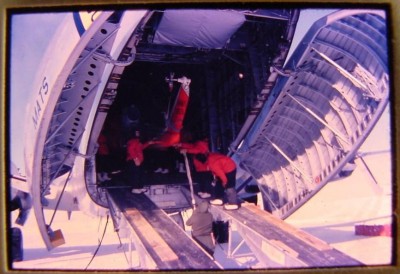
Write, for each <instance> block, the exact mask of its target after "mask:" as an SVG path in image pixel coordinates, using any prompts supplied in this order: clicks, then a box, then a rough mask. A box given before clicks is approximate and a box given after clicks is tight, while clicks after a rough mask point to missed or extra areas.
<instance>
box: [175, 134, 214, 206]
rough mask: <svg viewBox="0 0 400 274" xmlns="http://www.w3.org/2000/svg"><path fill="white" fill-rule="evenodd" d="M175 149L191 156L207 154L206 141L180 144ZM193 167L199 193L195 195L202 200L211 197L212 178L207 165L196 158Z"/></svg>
mask: <svg viewBox="0 0 400 274" xmlns="http://www.w3.org/2000/svg"><path fill="white" fill-rule="evenodd" d="M177 148H178V149H179V150H180V151H181V152H186V153H188V154H193V155H197V154H208V153H209V149H208V140H207V139H203V140H198V141H196V142H194V143H180V144H178V145H177ZM193 167H194V171H195V172H194V175H195V177H196V179H197V180H198V181H199V190H200V191H199V192H198V193H197V194H198V195H199V196H200V197H201V198H203V199H205V198H209V197H211V194H210V193H211V188H212V187H211V181H212V178H213V177H212V174H211V172H210V171H209V169H208V167H207V165H206V164H205V163H202V162H200V161H199V160H197V159H196V157H193Z"/></svg>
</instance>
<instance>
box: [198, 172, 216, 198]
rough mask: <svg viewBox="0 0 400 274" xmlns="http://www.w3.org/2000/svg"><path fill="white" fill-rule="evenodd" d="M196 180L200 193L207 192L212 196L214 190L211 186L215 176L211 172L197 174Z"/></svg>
mask: <svg viewBox="0 0 400 274" xmlns="http://www.w3.org/2000/svg"><path fill="white" fill-rule="evenodd" d="M195 178H196V180H197V182H198V184H199V191H200V192H207V193H210V194H212V193H213V191H214V189H213V187H212V186H211V181H212V180H213V176H212V174H211V172H209V171H202V172H198V171H196V172H195Z"/></svg>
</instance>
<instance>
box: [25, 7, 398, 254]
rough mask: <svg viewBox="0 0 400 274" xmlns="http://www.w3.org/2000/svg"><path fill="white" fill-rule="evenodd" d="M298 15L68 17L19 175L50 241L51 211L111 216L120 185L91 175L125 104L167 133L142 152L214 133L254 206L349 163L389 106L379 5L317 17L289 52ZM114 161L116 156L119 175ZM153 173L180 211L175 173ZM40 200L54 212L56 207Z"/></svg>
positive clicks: (301, 197) (305, 192)
mask: <svg viewBox="0 0 400 274" xmlns="http://www.w3.org/2000/svg"><path fill="white" fill-rule="evenodd" d="M299 13H300V10H299V9H292V8H287V9H170V8H167V9H149V10H137V9H127V10H115V11H114V10H104V11H80V12H77V11H73V12H70V13H68V15H67V16H66V17H65V20H64V21H63V23H62V24H61V25H60V27H59V29H58V30H57V32H56V35H55V37H54V39H53V40H52V42H51V43H50V44H49V46H48V50H47V51H46V54H45V55H44V56H45V57H44V58H43V60H42V63H41V64H40V66H38V68H37V78H36V81H35V82H34V83H33V85H32V89H33V93H34V97H33V98H32V99H31V100H30V105H29V108H28V114H27V120H26V124H25V127H26V130H25V133H26V136H25V143H24V146H25V168H26V178H25V179H23V180H22V179H21V180H19V181H20V182H22V181H25V180H26V184H27V187H26V186H25V187H24V189H25V191H28V192H29V193H30V195H31V198H32V205H33V206H32V207H33V210H34V212H35V216H36V221H37V224H38V226H39V229H40V232H41V235H42V237H43V240H44V242H45V244H46V246H47V248H48V249H49V250H50V249H52V248H54V247H55V246H57V243H56V241H55V240H54V237H57V235H56V233H55V231H54V229H53V219H54V214H56V212H57V211H59V210H66V211H68V212H72V211H74V210H81V211H84V212H87V213H90V214H93V215H96V216H102V215H103V216H104V215H107V214H109V213H113V210H111V207H112V206H111V205H110V201H109V198H108V196H107V187H109V188H112V187H119V186H120V187H122V186H121V185H120V184H118V183H115V184H114V185H113V182H114V181H113V180H111V181H110V182H109V183H108V184H107V186H106V187H105V186H104V184H103V183H102V182H100V181H99V180H98V176H97V173H98V170H97V169H98V167H97V165H96V155H97V152H98V140H99V136H100V134H101V133H102V131H108V132H110V131H111V132H112V135H111V137H112V138H111V139H112V141H113V142H115V143H116V145H115V146H116V147H118V148H119V149H123V148H124V144H123V141H122V140H123V138H124V134H122V133H121V132H123V130H124V127H123V125H122V123H120V122H121V121H122V120H123V117H124V116H123V115H124V112H123V111H122V110H123V109H127V108H129V107H131V108H133V113H134V115H133V116H132V115H131V116H130V119H131V122H132V124H133V125H134V128H135V129H140V132H141V135H142V136H145V137H146V138H147V139H149V140H158V141H160V140H161V141H162V142H163V143H162V146H161V148H160V146H159V147H155V148H150V149H149V150H151V151H152V152H153V153H157V152H158V151H162V150H165V151H166V150H168V149H169V148H171V147H172V148H173V145H174V144H176V143H178V142H181V141H182V138H184V137H183V136H191V138H193V139H196V138H200V137H202V138H204V137H206V138H208V140H209V142H210V150H211V151H219V152H221V153H224V154H227V155H229V156H230V157H232V159H234V161H235V162H236V164H237V167H238V173H237V185H236V188H237V191H238V193H239V195H240V196H241V197H243V199H247V198H248V197H249V196H252V195H253V196H254V195H255V194H256V193H257V192H258V193H259V194H260V195H259V196H260V197H261V199H260V200H258V201H257V203H259V204H261V205H262V207H263V208H264V210H266V211H268V212H270V213H272V214H273V215H275V216H277V217H278V218H280V219H285V218H286V217H288V216H290V215H291V214H292V213H293V212H295V211H296V209H298V208H299V207H300V206H302V205H303V204H305V203H306V202H307V201H308V200H309V199H310V198H311V197H312V196H313V195H314V194H315V193H317V192H318V191H319V190H320V189H321V188H323V187H324V185H326V184H327V183H328V182H329V181H330V180H332V179H333V178H335V176H339V175H340V174H341V175H343V174H345V173H346V172H345V171H346V170H347V172H348V168H349V167H350V172H351V168H354V167H353V164H352V163H353V160H354V159H355V158H356V157H358V156H360V155H359V154H358V153H357V152H358V149H359V148H360V146H361V145H362V143H363V142H364V140H365V139H366V138H367V136H368V135H369V133H370V132H371V130H372V129H373V127H374V125H375V124H376V122H377V121H378V119H379V118H380V117H381V115H382V113H383V111H384V110H385V108H386V107H387V105H388V102H389V96H390V93H389V88H390V81H389V65H388V41H387V24H386V13H385V11H384V10H376V9H370V10H369V9H357V10H356V9H345V10H338V11H335V12H333V13H332V14H329V15H327V16H325V17H323V18H321V19H320V20H318V21H316V22H315V23H314V24H313V25H312V27H311V28H310V29H309V31H308V33H307V34H306V35H305V37H304V38H303V39H302V40H301V42H300V43H299V44H298V46H297V48H296V49H295V51H294V52H293V53H292V54H291V56H290V58H289V55H288V53H289V48H290V46H291V44H292V41H293V37H294V33H295V30H296V27H297V23H298V19H299ZM189 85H190V88H189ZM180 96H181V97H180ZM182 96H186V97H182ZM178 102H179V103H178ZM125 114H126V113H125ZM132 117H133V118H132ZM185 134H186V135H185ZM125 137H126V136H125ZM185 138H186V137H185ZM189 139H190V138H189ZM185 140H186V139H185ZM120 160H121V159H120ZM122 162H123V160H121V161H118V159H117V160H115V161H113V163H114V164H116V167H115V166H114V169H115V170H114V171H115V174H114V175H115V176H116V177H117V176H118V172H119V171H120V169H122V166H120V167H118V164H119V163H122ZM152 167H153V166H152ZM150 173H152V172H149V174H150ZM110 176H111V177H112V176H113V174H110ZM149 176H150V175H149ZM151 176H153V177H151ZM151 176H150V177H149V178H148V179H146V180H145V181H146V182H148V183H149V186H148V188H149V193H148V194H149V197H150V198H151V199H152V200H153V201H155V203H156V204H157V206H158V207H160V208H161V209H164V210H166V211H167V212H169V213H171V214H172V213H174V214H175V213H178V215H179V213H180V211H181V210H183V209H186V208H188V207H191V206H192V205H191V203H190V200H187V199H185V197H184V195H183V194H182V193H181V191H180V185H181V184H182V182H179V183H178V182H175V183H174V181H172V183H171V182H170V181H169V182H168V183H163V182H164V181H163V179H156V180H155V181H154V178H155V177H154V174H153V173H152V175H151ZM158 178H161V177H158ZM184 178H185V177H184ZM152 180H153V181H152ZM157 180H158V181H157ZM159 183H160V184H161V185H163V186H161V187H160V186H159ZM186 183H187V181H186ZM155 187H158V188H157V189H155V190H154V191H153V192H152V191H151V189H152V188H155ZM160 189H162V190H160ZM48 209H53V210H54V214H53V215H52V216H50V217H49V216H47V215H46V214H45V213H44V211H45V210H48ZM114 213H115V212H114ZM114 217H115V216H114ZM117 219H118V218H114V221H115V223H114V224H115V225H116V226H118V225H119V224H118V220H117Z"/></svg>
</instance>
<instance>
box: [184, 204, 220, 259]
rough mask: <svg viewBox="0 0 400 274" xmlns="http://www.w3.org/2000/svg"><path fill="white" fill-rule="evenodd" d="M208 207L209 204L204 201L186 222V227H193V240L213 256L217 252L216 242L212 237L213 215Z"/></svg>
mask: <svg viewBox="0 0 400 274" xmlns="http://www.w3.org/2000/svg"><path fill="white" fill-rule="evenodd" d="M208 207H209V204H208V202H206V201H202V202H201V203H200V204H199V206H198V207H197V208H196V209H195V210H194V211H193V214H192V216H190V218H189V219H188V220H187V221H186V225H188V226H191V227H192V237H193V239H194V240H195V241H196V242H197V243H198V244H199V245H200V246H201V247H203V248H204V249H205V250H206V251H207V252H208V253H209V254H210V255H211V256H213V254H214V250H215V241H214V237H213V235H212V224H213V215H212V214H211V212H209V211H208Z"/></svg>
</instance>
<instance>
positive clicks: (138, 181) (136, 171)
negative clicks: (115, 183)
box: [125, 161, 143, 188]
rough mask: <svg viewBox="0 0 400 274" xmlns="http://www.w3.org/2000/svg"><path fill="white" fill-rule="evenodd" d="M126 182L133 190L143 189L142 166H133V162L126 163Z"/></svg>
mask: <svg viewBox="0 0 400 274" xmlns="http://www.w3.org/2000/svg"><path fill="white" fill-rule="evenodd" d="M125 176H126V180H127V182H128V183H129V185H130V186H132V187H133V188H142V187H143V169H142V166H141V165H140V166H137V165H135V162H134V161H127V162H126V175H125Z"/></svg>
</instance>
